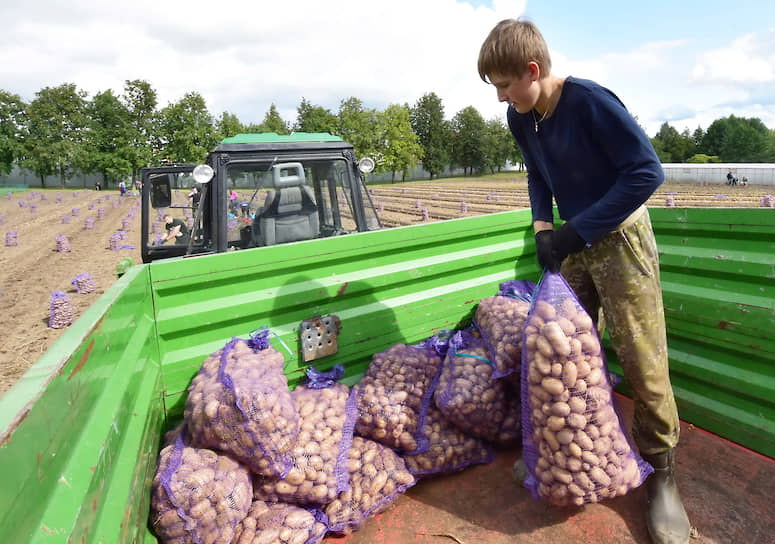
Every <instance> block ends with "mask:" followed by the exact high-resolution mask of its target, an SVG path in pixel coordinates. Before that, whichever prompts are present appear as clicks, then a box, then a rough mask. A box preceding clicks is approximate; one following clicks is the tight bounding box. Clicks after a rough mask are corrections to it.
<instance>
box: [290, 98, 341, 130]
mask: <svg viewBox="0 0 775 544" xmlns="http://www.w3.org/2000/svg"><path fill="white" fill-rule="evenodd" d="M336 125H337V117H336V115H334V114H333V113H331V110H329V109H326V108H324V107H322V106H313V105H312V104H311V103H310V102H309V101H308V100H307V99H306V98H304V97H302V99H301V103H300V104H299V107H298V108H296V123H294V125H293V130H295V131H298V132H328V133H333V132H334V131H335V130H336Z"/></svg>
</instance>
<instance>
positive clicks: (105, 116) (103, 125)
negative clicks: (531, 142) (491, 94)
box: [0, 80, 775, 187]
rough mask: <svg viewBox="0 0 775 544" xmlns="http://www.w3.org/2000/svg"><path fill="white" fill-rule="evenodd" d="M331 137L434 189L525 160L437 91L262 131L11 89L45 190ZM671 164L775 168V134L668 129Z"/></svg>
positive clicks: (205, 114)
mask: <svg viewBox="0 0 775 544" xmlns="http://www.w3.org/2000/svg"><path fill="white" fill-rule="evenodd" d="M292 131H301V132H328V133H331V134H334V135H337V136H340V137H341V138H342V139H344V140H345V141H347V142H349V143H351V144H352V145H353V146H354V148H355V152H356V155H357V156H359V157H362V156H371V157H373V158H375V160H376V162H377V172H379V173H384V172H388V173H392V179H393V180H395V179H396V176H400V177H401V179H405V178H406V176H407V175H408V174H409V171H410V170H411V169H412V168H415V167H417V166H419V165H421V166H422V167H423V168H424V169H425V170H426V171H427V172H429V173H430V176H431V178H433V177H434V176H436V177H437V176H439V175H440V174H441V173H443V172H445V171H446V170H447V169H462V170H463V172H464V174H466V175H470V174H474V173H485V172H487V173H494V172H496V171H499V170H501V169H503V168H504V167H506V166H507V165H508V164H518V165H521V164H522V157H521V154H520V151H519V148H518V146H517V145H516V144H515V142H514V139H513V138H512V136H511V134H510V132H509V130H508V127H507V126H506V125H505V123H504V122H503V121H502V120H500V119H498V118H495V119H490V120H485V119H484V118H483V117H482V115H481V114H480V113H479V112H478V111H477V110H476V108H474V107H473V106H468V107H466V108H463V109H462V110H460V111H458V112H457V113H456V114H455V115H454V116H453V117H452V118H451V119H448V120H447V119H445V111H444V105H443V103H442V100H441V99H440V98H439V97H438V96H437V95H436V94H435V93H433V92H431V93H427V94H425V95H423V96H422V97H421V98H420V99H418V100H417V101H416V102H415V103H414V105H411V106H410V105H409V104H408V103H404V104H391V105H389V106H387V107H386V108H385V109H384V110H376V109H371V108H367V107H365V106H364V104H363V102H362V101H361V100H360V99H358V98H355V97H349V98H346V99H344V100H342V101H341V102H340V104H339V109H338V111H336V112H334V111H332V110H330V109H328V108H325V107H322V106H319V105H315V104H312V103H311V102H310V101H308V100H307V99H306V98H302V99H301V102H300V103H299V105H298V107H297V109H296V119H295V120H294V121H293V122H289V121H286V120H284V119H283V118H282V117H281V116H280V114H279V112H278V111H277V108H276V106H275V105H274V104H272V105H271V106H270V107H269V109H268V111H267V112H266V114H265V116H264V119H263V121H262V122H261V123H259V124H256V123H249V124H245V123H243V122H242V121H241V120H240V119H239V118H238V117H237V116H236V115H235V114H233V113H230V112H221V113H220V115H213V114H212V113H210V112H209V111H208V109H207V106H206V104H205V100H204V98H203V97H202V96H201V95H200V94H199V93H197V92H189V93H186V94H185V95H184V96H183V97H182V98H181V99H180V100H178V101H177V102H173V103H169V104H168V105H167V106H164V107H161V108H160V107H159V104H158V99H157V93H156V91H155V89H154V88H153V87H152V86H151V84H150V83H148V82H147V81H144V80H127V81H125V84H124V88H123V92H122V93H121V94H120V95H116V94H114V92H113V91H112V90H107V91H102V92H99V93H97V94H95V95H94V96H92V97H91V98H89V97H88V94H87V93H86V92H85V91H83V90H80V89H78V88H77V86H76V85H75V84H72V83H64V84H61V85H59V86H56V87H45V88H43V89H41V90H40V91H38V92H37V93H35V98H34V99H33V100H32V101H30V102H29V103H26V102H25V101H24V100H23V99H22V98H21V97H20V96H19V95H16V94H13V93H10V92H7V91H4V90H2V89H0V175H8V174H9V173H10V172H11V169H12V168H13V167H14V166H18V167H20V168H25V169H27V170H29V171H31V172H33V173H34V174H35V175H37V176H38V177H39V178H40V179H41V184H42V185H43V186H45V179H46V177H48V176H57V177H58V178H59V179H60V182H61V184H62V186H63V187H64V185H65V182H66V180H67V178H68V177H69V176H71V175H72V174H74V173H78V172H80V173H84V174H91V173H96V174H99V175H101V176H102V177H103V180H104V182H105V185H106V186H108V185H109V184H111V183H117V182H118V181H119V180H121V179H126V178H130V177H131V178H132V179H133V180H134V179H137V178H138V175H139V171H140V169H141V168H143V167H145V166H152V165H159V164H161V163H162V162H163V161H165V160H169V161H171V162H177V163H186V162H188V163H200V162H203V161H204V159H205V157H206V156H207V153H208V152H209V151H212V150H213V149H214V148H215V147H216V146H217V145H218V143H219V142H220V141H221V140H222V139H223V138H226V137H229V136H233V135H235V134H239V133H245V132H276V133H278V134H289V133H291V132H292ZM651 142H652V145H653V146H654V149H655V150H656V152H657V154H658V155H659V157H660V159H661V160H662V161H663V162H712V161H721V162H773V161H775V135H774V133H773V131H770V130H768V129H767V128H766V127H765V126H764V124H763V123H762V122H761V121H759V120H758V119H742V118H737V117H734V116H730V117H729V118H726V119H720V120H717V121H714V123H713V124H712V125H711V126H710V127H709V128H708V130H707V131H702V129H701V128H698V129H697V130H695V131H694V132H693V133H691V134H690V133H689V129H686V130H684V132H683V133H681V134H679V133H678V132H677V131H676V130H675V129H674V128H672V127H670V126H669V125H668V124H667V123H665V124H664V125H662V127H661V128H660V130H659V132H658V133H657V135H656V136H655V137H654V138H652V139H651Z"/></svg>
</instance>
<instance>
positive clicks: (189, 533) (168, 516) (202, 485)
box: [150, 431, 253, 544]
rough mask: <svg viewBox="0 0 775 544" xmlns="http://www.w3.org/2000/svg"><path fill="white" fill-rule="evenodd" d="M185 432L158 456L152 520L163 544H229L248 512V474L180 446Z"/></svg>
mask: <svg viewBox="0 0 775 544" xmlns="http://www.w3.org/2000/svg"><path fill="white" fill-rule="evenodd" d="M184 435H185V431H183V432H182V433H179V434H178V437H177V439H176V440H175V443H174V444H171V445H169V446H166V447H165V448H164V449H162V450H161V453H160V454H159V462H158V466H157V468H156V474H155V475H154V478H153V482H152V484H151V510H150V521H151V527H152V529H153V532H154V534H156V536H158V537H159V539H160V541H161V542H163V543H164V544H189V543H191V542H196V543H203V544H204V543H207V544H229V543H230V542H232V540H233V538H234V528H235V527H236V526H237V524H238V523H239V522H240V521H242V519H243V518H244V517H245V515H246V514H247V513H248V509H249V508H250V503H251V500H252V494H253V493H252V491H253V489H252V484H251V481H250V474H249V473H248V470H247V469H246V468H245V467H244V466H243V465H241V464H240V463H237V462H236V461H234V460H233V459H230V458H229V457H228V456H225V455H220V454H218V453H216V452H214V451H212V450H209V449H205V448H191V447H187V446H185V445H184V442H185V440H184Z"/></svg>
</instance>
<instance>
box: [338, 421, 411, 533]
mask: <svg viewBox="0 0 775 544" xmlns="http://www.w3.org/2000/svg"><path fill="white" fill-rule="evenodd" d="M347 465H348V470H349V480H350V488H349V489H347V490H345V491H343V492H341V493H339V494H338V495H337V496H336V500H334V501H332V502H330V503H329V504H327V505H326V506H325V507H324V508H323V511H324V513H325V514H326V516H327V518H328V526H329V531H331V532H332V533H336V534H350V533H352V532H353V531H356V530H358V529H359V528H361V527H362V526H363V525H364V524H365V523H366V522H367V521H368V520H369V519H372V518H374V517H375V516H376V515H377V514H379V513H380V512H382V511H384V510H385V509H386V508H388V507H389V506H390V505H391V504H393V503H394V502H395V501H396V499H397V498H398V496H399V495H400V494H402V493H404V492H405V491H406V490H407V489H409V488H410V487H411V486H413V485H414V484H415V483H416V480H415V478H414V476H413V475H412V474H411V473H410V472H409V471H408V470H407V468H406V465H405V463H404V462H403V460H402V459H401V457H399V456H398V454H396V453H395V452H394V451H393V450H391V449H390V448H387V447H386V446H383V445H382V444H379V443H377V442H374V441H373V440H369V439H366V438H362V437H359V436H355V437H353V441H352V447H351V448H350V450H349V453H348V463H347ZM367 498H368V500H366V499H367Z"/></svg>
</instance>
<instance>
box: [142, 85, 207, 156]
mask: <svg viewBox="0 0 775 544" xmlns="http://www.w3.org/2000/svg"><path fill="white" fill-rule="evenodd" d="M215 132H216V131H215V126H214V123H213V117H212V116H211V115H210V112H209V111H207V105H206V104H205V100H204V98H202V95H200V94H199V93H197V92H190V93H186V94H185V95H184V96H183V98H181V99H180V101H178V102H176V103H174V104H170V105H168V106H166V107H165V108H163V109H162V110H161V112H160V113H159V128H158V134H157V135H156V138H157V142H156V149H157V150H158V152H161V153H162V156H163V157H169V158H170V160H172V161H173V162H192V163H199V162H203V161H204V160H205V158H206V157H207V153H209V152H210V151H211V150H212V149H213V148H214V147H215V146H216V145H217V143H218V139H217V137H216V135H215Z"/></svg>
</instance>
